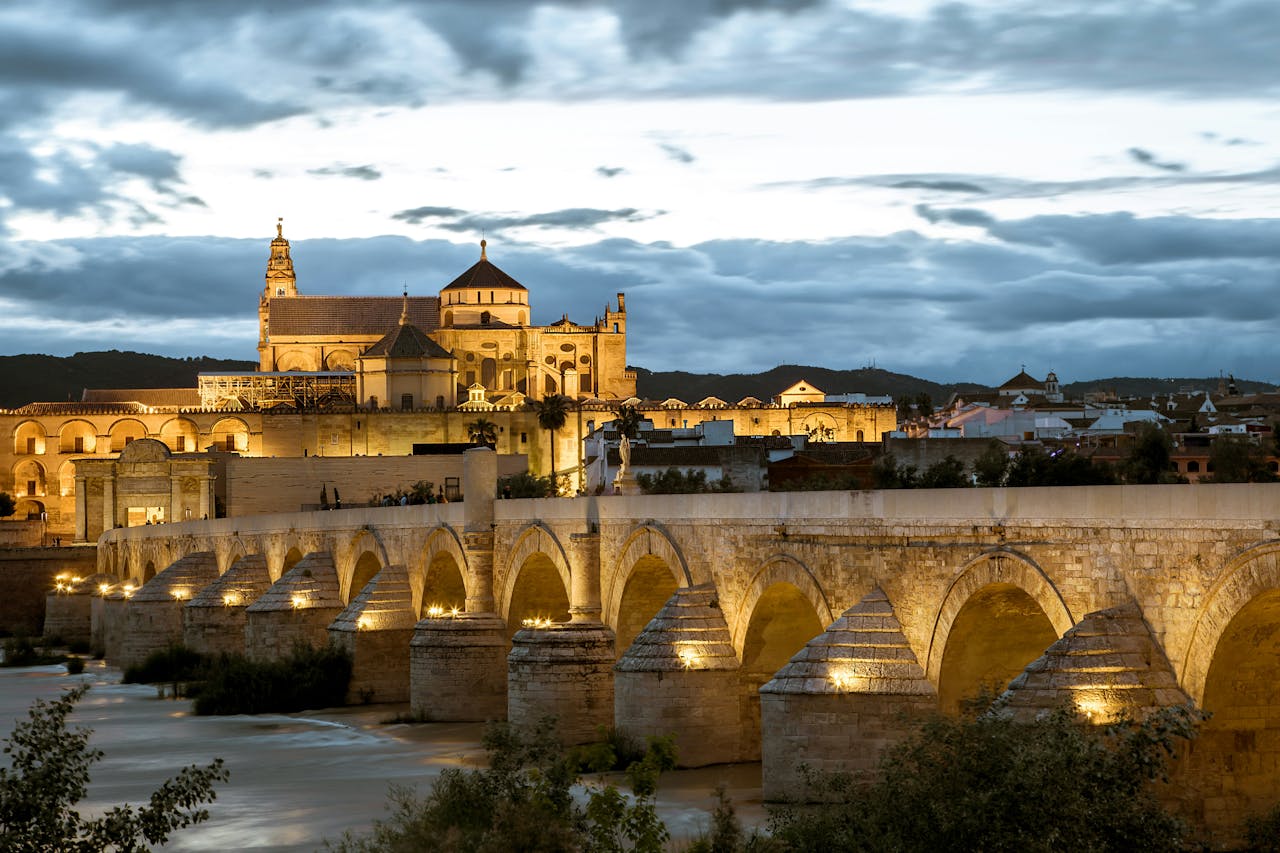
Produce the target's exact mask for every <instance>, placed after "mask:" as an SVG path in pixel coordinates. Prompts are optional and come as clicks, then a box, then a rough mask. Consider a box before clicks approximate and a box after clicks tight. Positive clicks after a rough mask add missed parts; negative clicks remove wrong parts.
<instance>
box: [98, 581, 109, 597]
mask: <svg viewBox="0 0 1280 853" xmlns="http://www.w3.org/2000/svg"><path fill="white" fill-rule="evenodd" d="M110 591H111V584H109V583H100V584H98V595H106V594H107V593H108V592H110Z"/></svg>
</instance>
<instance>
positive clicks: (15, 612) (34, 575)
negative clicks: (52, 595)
mask: <svg viewBox="0 0 1280 853" xmlns="http://www.w3.org/2000/svg"><path fill="white" fill-rule="evenodd" d="M96 563H97V554H96V550H95V549H94V548H93V547H92V546H75V547H71V546H64V547H61V548H6V549H0V631H7V632H9V633H11V634H24V635H27V636H40V635H41V634H42V633H43V632H44V609H45V596H46V595H47V594H48V593H49V591H50V590H52V589H53V588H54V578H55V577H56V576H57V575H59V574H61V573H63V572H71V573H72V574H76V575H80V576H82V577H83V576H87V575H91V574H93V572H94V566H95V565H96Z"/></svg>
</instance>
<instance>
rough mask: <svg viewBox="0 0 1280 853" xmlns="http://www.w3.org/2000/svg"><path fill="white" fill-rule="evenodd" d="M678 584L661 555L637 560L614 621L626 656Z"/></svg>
mask: <svg viewBox="0 0 1280 853" xmlns="http://www.w3.org/2000/svg"><path fill="white" fill-rule="evenodd" d="M677 588H678V584H677V583H676V578H675V576H674V573H673V572H672V571H671V567H670V566H669V565H667V562H666V561H665V560H663V559H662V558H661V557H658V556H655V555H653V554H646V555H645V556H643V557H641V558H640V559H639V560H637V561H636V562H635V564H634V565H633V566H632V567H631V571H630V573H628V575H627V581H626V584H625V586H623V588H622V594H621V597H620V599H619V604H618V610H617V613H616V614H615V617H614V621H613V622H612V623H611V624H612V627H613V630H614V634H615V635H616V637H617V645H616V647H615V648H616V650H617V654H618V657H622V655H623V653H625V652H626V650H627V649H628V648H630V646H631V642H632V641H633V640H634V639H635V638H636V636H637V635H638V634H639V633H640V632H641V631H643V630H644V626H645V625H648V624H649V620H651V619H652V618H653V617H654V616H656V615H658V611H659V610H661V609H662V607H663V605H665V604H666V603H667V601H668V600H669V599H670V598H671V596H673V595H675V592H676V589H677Z"/></svg>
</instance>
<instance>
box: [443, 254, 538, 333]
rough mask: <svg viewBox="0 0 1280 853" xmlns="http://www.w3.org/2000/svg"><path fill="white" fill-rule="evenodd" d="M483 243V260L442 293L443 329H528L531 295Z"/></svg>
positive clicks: (481, 255)
mask: <svg viewBox="0 0 1280 853" xmlns="http://www.w3.org/2000/svg"><path fill="white" fill-rule="evenodd" d="M487 246H488V243H487V241H485V240H481V241H480V260H478V261H476V262H475V263H474V264H472V265H471V267H470V268H469V269H468V270H467V271H466V272H464V273H463V274H462V275H460V276H458V277H457V278H455V279H454V280H453V281H451V282H450V283H449V284H447V285H445V287H444V289H443V290H441V291H440V311H441V319H442V322H441V325H443V326H445V327H457V326H527V325H528V324H529V310H530V309H529V291H528V290H527V289H526V288H525V286H524V285H523V284H521V283H520V282H518V281H516V280H515V279H514V278H512V277H511V276H509V275H507V274H506V273H505V272H503V271H502V270H501V269H499V268H498V267H497V266H495V265H494V264H493V263H492V262H491V261H490V260H489V257H488V255H487V249H486V247H487Z"/></svg>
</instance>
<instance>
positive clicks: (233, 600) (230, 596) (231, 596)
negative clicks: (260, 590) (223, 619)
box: [222, 592, 240, 607]
mask: <svg viewBox="0 0 1280 853" xmlns="http://www.w3.org/2000/svg"><path fill="white" fill-rule="evenodd" d="M222 603H223V604H224V605H225V606H227V607H235V606H236V605H237V604H239V603H240V593H238V592H228V593H227V594H226V595H224V596H222Z"/></svg>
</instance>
